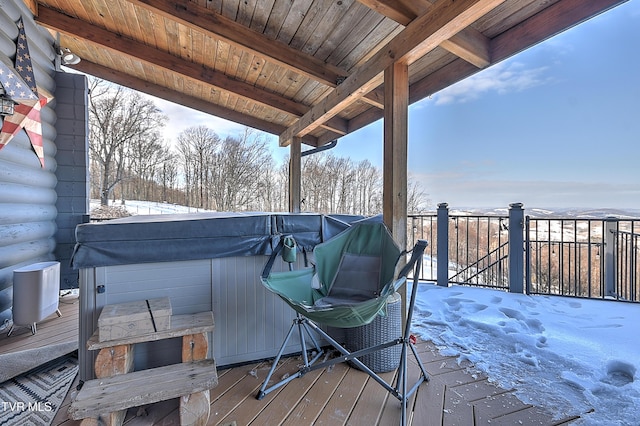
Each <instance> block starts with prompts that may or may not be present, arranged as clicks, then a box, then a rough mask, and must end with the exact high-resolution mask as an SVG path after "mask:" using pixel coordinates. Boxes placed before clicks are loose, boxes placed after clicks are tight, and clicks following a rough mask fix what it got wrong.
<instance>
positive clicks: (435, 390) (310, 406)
mask: <svg viewBox="0 0 640 426" xmlns="http://www.w3.org/2000/svg"><path fill="white" fill-rule="evenodd" d="M60 309H61V311H62V313H63V317H62V318H57V316H55V315H53V316H52V317H50V318H47V319H46V320H45V321H43V322H42V323H39V324H38V333H37V334H36V336H35V338H34V337H32V336H31V333H30V332H29V330H28V329H26V328H25V329H24V332H19V333H16V334H15V335H12V336H11V337H9V338H7V337H6V332H5V333H1V335H0V356H1V355H2V354H3V353H11V352H12V351H13V352H20V351H23V350H30V349H37V348H43V347H45V348H46V345H49V344H55V343H56V341H58V340H60V339H61V340H62V341H64V340H68V339H77V335H78V323H77V318H78V304H77V299H75V301H71V303H61V304H60ZM18 331H22V329H19V330H18ZM416 349H417V352H418V354H419V356H420V358H421V360H422V362H423V364H424V366H425V368H426V370H427V372H428V373H429V375H430V380H429V381H428V382H427V383H423V384H422V385H421V386H420V387H419V388H418V391H417V392H416V393H415V394H414V396H413V397H412V398H411V401H410V402H409V404H408V407H409V411H408V418H409V419H410V420H412V423H411V424H412V425H420V426H431V425H433V426H441V425H445V424H466V423H461V422H466V421H467V419H469V416H470V415H472V416H473V420H470V421H474V422H475V424H492V425H495V424H503V425H507V424H509V425H511V424H523V425H528V424H535V425H543V426H545V425H560V424H570V423H571V422H572V420H575V418H573V417H572V418H566V419H556V420H554V419H553V416H552V413H551V411H550V408H554V407H533V406H531V405H528V404H524V403H523V402H522V401H520V400H518V398H517V397H516V396H515V395H514V390H507V389H502V388H500V387H499V386H497V385H495V384H494V383H492V382H490V381H489V380H488V378H487V377H486V375H484V374H483V373H481V372H478V371H477V370H475V369H474V368H473V366H472V365H470V364H469V363H468V362H463V363H461V364H458V362H457V359H456V358H455V357H451V356H444V355H442V354H440V352H439V351H438V350H437V348H436V347H435V346H434V345H433V344H432V343H431V342H423V341H421V342H418V344H417V346H416ZM409 359H410V360H412V359H413V357H412V356H410V358H409ZM299 363H300V359H299V358H296V357H291V358H286V359H284V360H282V361H281V363H280V365H279V366H278V370H276V373H275V374H274V380H279V379H280V378H281V377H283V375H285V374H292V373H294V372H295V371H296V370H297V366H298V364H299ZM269 368H270V363H268V362H261V363H255V364H248V365H244V366H238V367H234V368H229V369H222V370H219V371H218V386H217V387H215V388H214V389H212V390H211V415H210V418H209V422H208V423H207V424H208V425H231V424H233V422H235V424H236V425H237V426H244V425H264V424H269V425H271V424H273V425H321V424H330V425H335V424H348V425H354V426H360V425H362V426H374V425H384V426H386V425H393V424H398V423H399V419H400V402H399V401H398V400H397V399H396V398H395V397H393V396H391V395H390V394H389V393H388V392H386V391H385V390H384V389H383V388H382V386H380V385H379V384H378V383H376V382H375V381H374V380H373V379H372V378H370V377H369V376H368V375H367V374H366V373H364V372H362V371H360V370H358V369H355V368H351V367H349V366H348V365H347V364H337V365H335V366H333V368H331V369H329V370H327V369H323V370H316V371H314V372H310V373H307V374H305V375H304V376H303V377H302V378H299V379H295V380H293V381H292V382H290V383H288V384H287V385H285V386H283V387H281V388H279V389H277V390H275V391H273V392H271V393H270V394H268V395H266V396H265V397H264V398H263V399H262V400H261V401H258V400H257V399H256V397H255V396H256V394H257V392H258V389H259V388H260V386H261V384H262V380H264V377H266V374H267V373H268V370H269ZM409 371H410V373H409V376H410V378H412V379H413V380H415V378H416V377H418V372H419V369H418V365H417V363H416V362H415V361H414V360H412V361H411V362H410V363H409ZM394 375H395V372H390V373H384V374H383V376H384V377H385V380H387V382H388V383H391V380H392V378H393V376H394ZM76 381H77V379H76ZM410 382H411V380H410ZM76 385H77V383H74V384H73V386H72V387H71V390H70V392H69V394H68V395H67V398H66V399H65V401H64V405H63V406H62V407H61V409H60V410H59V412H58V413H57V415H56V417H55V419H54V421H53V423H52V425H55V426H59V425H63V426H78V425H80V421H76V420H71V419H69V417H68V415H67V409H68V407H69V404H70V398H71V397H72V395H74V394H75V388H76ZM178 421H179V420H178V401H177V399H176V400H170V401H165V402H162V403H157V404H152V405H149V406H146V407H142V408H137V409H130V410H129V411H128V413H127V417H126V419H125V425H127V426H152V425H167V424H177V423H178ZM470 424H474V423H470Z"/></svg>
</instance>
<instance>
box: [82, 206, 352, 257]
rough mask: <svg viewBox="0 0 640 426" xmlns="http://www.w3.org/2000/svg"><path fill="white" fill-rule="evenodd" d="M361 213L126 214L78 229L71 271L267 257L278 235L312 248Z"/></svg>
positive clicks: (337, 231)
mask: <svg viewBox="0 0 640 426" xmlns="http://www.w3.org/2000/svg"><path fill="white" fill-rule="evenodd" d="M359 219H362V216H345V215H341V216H335V217H333V216H325V215H320V214H308V213H302V214H287V213H196V214H180V215H148V216H143V215H140V216H130V217H127V218H121V219H114V220H110V221H105V222H97V223H85V224H81V225H78V226H77V227H76V246H75V249H74V253H73V256H72V259H71V266H72V267H73V268H74V269H81V268H94V267H99V266H111V265H124V264H135V263H150V262H168V261H181V260H196V259H212V258H220V257H234V256H254V255H268V254H270V253H271V250H272V241H274V240H277V238H274V237H276V236H279V235H293V236H294V237H295V239H296V241H297V242H298V244H299V246H300V247H301V248H304V249H306V250H312V249H313V247H315V246H316V245H317V244H319V243H321V242H323V241H325V240H327V239H329V238H331V237H332V236H334V235H337V234H338V233H340V232H341V231H342V230H344V229H346V228H347V227H349V223H351V222H353V221H356V220H359Z"/></svg>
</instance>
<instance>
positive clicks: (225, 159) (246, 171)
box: [211, 128, 273, 211]
mask: <svg viewBox="0 0 640 426" xmlns="http://www.w3.org/2000/svg"><path fill="white" fill-rule="evenodd" d="M256 136H257V135H256V134H255V133H254V132H253V131H252V130H250V129H249V128H245V130H244V132H243V133H242V134H241V135H240V136H239V137H227V138H226V139H225V141H224V144H222V145H221V147H220V149H219V150H218V152H217V153H216V156H215V163H214V164H215V173H214V175H213V178H212V185H211V189H212V197H213V200H214V205H215V208H216V209H217V210H220V211H234V210H247V209H252V208H253V207H255V206H257V205H258V201H259V199H260V195H259V193H260V191H261V189H262V188H261V186H262V179H261V177H262V176H264V174H265V171H266V170H270V169H272V168H273V159H272V157H271V154H270V152H269V150H268V149H267V146H266V143H265V141H264V140H263V139H261V138H259V137H256Z"/></svg>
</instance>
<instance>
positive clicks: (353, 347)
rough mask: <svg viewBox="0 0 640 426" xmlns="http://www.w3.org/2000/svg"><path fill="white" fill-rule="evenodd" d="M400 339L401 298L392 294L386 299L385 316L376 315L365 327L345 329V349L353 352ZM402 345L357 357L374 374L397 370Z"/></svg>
mask: <svg viewBox="0 0 640 426" xmlns="http://www.w3.org/2000/svg"><path fill="white" fill-rule="evenodd" d="M399 337H402V297H401V296H400V294H399V293H394V294H392V295H391V296H389V298H388V299H387V315H386V316H382V315H378V316H376V317H375V319H374V320H373V321H372V322H370V323H369V324H367V325H363V326H361V327H354V328H347V329H346V339H347V342H348V343H347V347H348V349H349V350H350V351H352V352H355V351H359V350H361V349H365V348H369V347H372V346H376V345H379V344H382V343H386V342H388V341H390V340H393V339H397V338H399ZM401 351H402V345H394V346H390V347H388V348H385V349H382V350H379V351H376V352H373V353H370V354H367V355H363V356H361V357H358V359H359V360H360V361H362V363H363V364H364V365H366V366H367V367H369V368H370V369H371V370H373V372H374V373H384V372H386V371H392V370H395V369H396V368H398V365H399V364H400V355H401Z"/></svg>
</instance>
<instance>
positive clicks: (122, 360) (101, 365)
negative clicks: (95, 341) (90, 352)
mask: <svg viewBox="0 0 640 426" xmlns="http://www.w3.org/2000/svg"><path fill="white" fill-rule="evenodd" d="M94 371H95V373H96V377H97V378H98V379H104V378H106V377H113V376H119V375H122V374H127V373H131V372H132V371H133V345H118V346H113V347H110V348H103V349H100V352H98V356H97V357H96V362H95V364H94ZM126 415H127V410H120V411H114V412H113V413H109V414H107V415H103V416H100V417H101V418H100V420H102V423H104V424H105V425H107V426H120V425H122V423H124V418H125V417H126ZM93 420H95V421H97V420H96V419H93ZM93 420H89V421H93ZM97 423H100V421H97ZM82 424H83V425H85V423H84V422H83V423H82Z"/></svg>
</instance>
